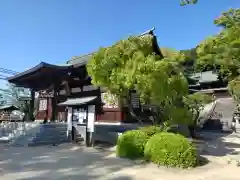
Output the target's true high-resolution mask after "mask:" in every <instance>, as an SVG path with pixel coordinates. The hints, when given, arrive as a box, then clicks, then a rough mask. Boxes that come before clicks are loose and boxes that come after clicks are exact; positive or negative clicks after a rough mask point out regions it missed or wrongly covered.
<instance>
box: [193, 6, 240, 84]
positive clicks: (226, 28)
mask: <svg viewBox="0 0 240 180" xmlns="http://www.w3.org/2000/svg"><path fill="white" fill-rule="evenodd" d="M214 22H215V24H216V25H217V26H219V27H221V28H222V30H221V32H220V33H219V34H217V35H215V36H211V37H208V38H207V39H205V40H204V41H203V42H202V43H201V44H200V45H199V46H198V48H197V57H198V60H197V68H198V69H200V70H202V71H204V70H213V69H214V70H217V71H218V72H219V73H220V75H221V76H222V77H223V78H227V79H229V80H232V79H234V78H235V77H237V76H238V75H239V74H240V51H239V48H240V9H230V10H229V11H227V12H224V13H222V15H221V16H220V17H219V18H217V19H216V20H215V21H214Z"/></svg>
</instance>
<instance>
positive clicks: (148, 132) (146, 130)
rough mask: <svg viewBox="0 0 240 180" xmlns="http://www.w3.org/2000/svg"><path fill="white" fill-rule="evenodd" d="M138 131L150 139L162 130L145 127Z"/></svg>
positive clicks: (156, 127)
mask: <svg viewBox="0 0 240 180" xmlns="http://www.w3.org/2000/svg"><path fill="white" fill-rule="evenodd" d="M139 130H140V131H142V132H144V133H146V135H147V136H148V137H151V136H153V135H154V134H156V133H159V132H162V128H161V127H158V126H145V127H141V128H139Z"/></svg>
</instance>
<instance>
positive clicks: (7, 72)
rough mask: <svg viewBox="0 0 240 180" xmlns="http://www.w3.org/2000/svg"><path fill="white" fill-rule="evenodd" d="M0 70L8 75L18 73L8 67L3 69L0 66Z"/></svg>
mask: <svg viewBox="0 0 240 180" xmlns="http://www.w3.org/2000/svg"><path fill="white" fill-rule="evenodd" d="M0 72H1V73H4V74H10V75H16V74H18V72H17V71H13V70H10V69H5V68H0Z"/></svg>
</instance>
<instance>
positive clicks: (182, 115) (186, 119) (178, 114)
mask: <svg viewBox="0 0 240 180" xmlns="http://www.w3.org/2000/svg"><path fill="white" fill-rule="evenodd" d="M165 119H167V120H168V122H169V125H174V124H181V125H187V126H188V125H191V124H193V123H194V121H193V117H192V114H191V113H190V111H189V110H188V109H187V108H186V107H181V106H169V107H168V108H166V109H165Z"/></svg>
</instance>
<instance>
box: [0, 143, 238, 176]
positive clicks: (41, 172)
mask: <svg viewBox="0 0 240 180" xmlns="http://www.w3.org/2000/svg"><path fill="white" fill-rule="evenodd" d="M223 162H224V163H223ZM239 170H240V168H238V167H236V165H229V164H227V163H225V161H222V162H221V161H216V162H211V163H209V164H208V165H205V166H202V167H199V168H196V169H194V170H178V169H167V168H162V167H161V168H158V167H156V166H155V165H153V164H145V165H144V164H141V163H139V164H138V163H136V162H132V161H129V160H126V159H119V158H117V157H115V156H114V154H113V153H112V152H103V151H100V150H96V149H92V148H83V147H77V146H72V145H61V146H52V147H35V148H34V147H31V148H23V147H11V148H5V147H0V179H1V180H93V179H96V180H105V179H108V180H149V179H151V180H179V178H181V179H184V180H188V179H189V180H212V179H213V178H214V179H216V180H239V174H238V172H239Z"/></svg>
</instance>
